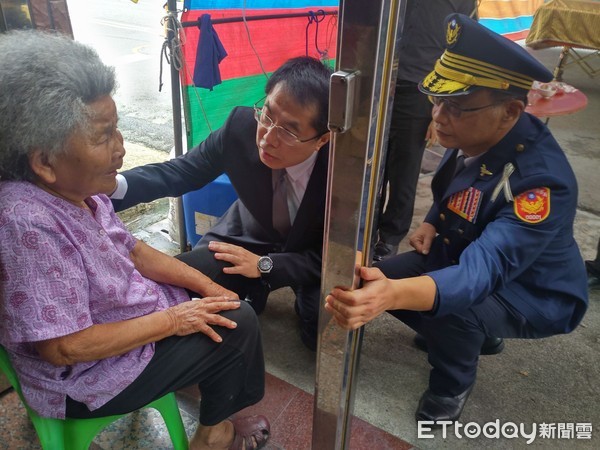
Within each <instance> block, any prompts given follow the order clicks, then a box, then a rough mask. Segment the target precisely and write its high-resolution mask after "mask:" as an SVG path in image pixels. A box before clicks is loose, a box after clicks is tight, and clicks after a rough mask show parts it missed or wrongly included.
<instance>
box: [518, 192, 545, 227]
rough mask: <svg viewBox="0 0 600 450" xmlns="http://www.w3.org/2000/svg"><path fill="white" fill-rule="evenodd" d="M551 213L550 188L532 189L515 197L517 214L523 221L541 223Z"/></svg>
mask: <svg viewBox="0 0 600 450" xmlns="http://www.w3.org/2000/svg"><path fill="white" fill-rule="evenodd" d="M549 214H550V189H548V188H547V187H541V188H535V189H530V190H529V191H525V192H523V193H521V194H519V195H517V197H516V198H515V215H516V216H517V217H518V218H519V219H521V220H522V221H523V222H527V223H540V222H543V221H544V219H546V218H547V217H548V215H549Z"/></svg>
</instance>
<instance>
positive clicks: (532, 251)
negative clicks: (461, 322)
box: [425, 114, 588, 336]
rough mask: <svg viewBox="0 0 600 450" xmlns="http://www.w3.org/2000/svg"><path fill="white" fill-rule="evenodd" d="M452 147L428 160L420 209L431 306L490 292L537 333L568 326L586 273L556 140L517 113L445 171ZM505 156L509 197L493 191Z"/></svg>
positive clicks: (570, 179) (444, 307)
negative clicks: (432, 169)
mask: <svg viewBox="0 0 600 450" xmlns="http://www.w3.org/2000/svg"><path fill="white" fill-rule="evenodd" d="M456 154H457V150H456V149H450V150H448V151H447V152H446V154H445V155H444V158H443V159H442V161H441V163H440V166H439V167H438V171H437V173H436V175H435V176H434V178H433V180H432V184H431V189H432V191H433V200H434V203H433V206H432V208H431V210H430V211H429V213H428V215H427V217H426V219H425V221H426V222H428V223H431V224H432V225H434V226H435V227H436V230H437V232H438V233H439V235H438V236H437V237H436V239H435V240H434V243H433V245H432V248H431V251H430V253H429V255H428V259H427V260H428V268H427V269H428V271H429V275H430V276H431V277H432V278H433V279H434V280H435V282H436V285H437V287H438V293H439V295H440V297H439V300H440V301H439V308H438V311H437V314H440V315H444V314H451V313H454V312H459V311H461V310H464V309H466V308H468V307H469V306H470V305H472V304H475V303H478V302H481V301H483V300H484V299H485V298H486V297H487V296H489V295H498V296H500V297H502V298H503V299H504V300H505V301H506V302H507V303H508V304H509V305H511V306H512V307H513V308H514V309H516V310H517V311H519V312H520V313H521V314H522V315H523V316H525V317H526V318H527V320H528V322H529V323H530V324H531V325H532V326H533V327H534V328H535V329H536V330H537V332H538V333H539V335H540V336H543V335H545V336H547V335H551V334H556V333H567V332H569V331H572V330H573V329H574V328H575V327H576V326H577V325H578V324H579V322H580V321H581V319H582V317H583V315H584V313H585V311H586V308H587V303H588V296H587V280H586V273H585V268H584V265H583V260H582V258H581V254H580V253H579V249H578V247H577V243H576V242H575V239H574V237H573V221H574V219H575V212H576V208H577V182H576V180H575V174H574V173H573V170H572V169H571V166H570V165H569V162H568V161H567V158H566V157H565V155H564V153H563V151H562V150H561V148H560V147H559V145H558V143H557V142H556V141H555V140H554V138H553V137H552V135H551V134H550V132H549V131H548V129H547V128H546V127H545V126H544V125H543V124H542V123H541V122H540V121H539V120H538V119H536V118H535V117H533V116H531V115H529V114H523V115H522V116H521V118H520V119H519V121H518V122H517V123H516V124H515V126H514V127H513V129H512V130H511V131H510V132H509V133H508V134H507V135H506V136H504V138H503V139H502V140H501V141H500V142H499V143H498V144H496V145H495V146H494V147H492V148H491V149H490V150H488V151H487V152H486V153H485V154H483V155H481V156H480V157H479V158H478V159H477V160H476V161H474V163H473V164H471V165H469V166H468V167H467V168H465V169H464V170H463V171H462V172H460V173H459V174H458V175H456V176H455V177H453V170H454V169H453V160H454V159H455V158H456ZM508 163H511V164H513V166H514V172H513V173H512V175H510V178H509V179H508V180H509V182H510V189H511V192H512V194H513V195H514V201H510V200H507V199H506V198H505V196H504V192H500V193H499V195H498V196H497V197H496V199H495V200H493V199H492V196H493V193H494V191H495V189H496V187H497V186H498V185H499V184H500V182H501V180H502V176H503V173H504V168H505V166H506V164H508ZM546 195H547V197H546ZM544 198H546V200H544Z"/></svg>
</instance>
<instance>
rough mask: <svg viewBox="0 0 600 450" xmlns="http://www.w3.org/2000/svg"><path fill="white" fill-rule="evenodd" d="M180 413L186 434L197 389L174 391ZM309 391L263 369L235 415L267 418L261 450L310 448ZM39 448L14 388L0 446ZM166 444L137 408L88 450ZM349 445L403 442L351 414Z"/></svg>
mask: <svg viewBox="0 0 600 450" xmlns="http://www.w3.org/2000/svg"><path fill="white" fill-rule="evenodd" d="M178 399H179V403H180V409H181V414H182V417H183V420H184V424H185V428H186V431H187V434H188V436H191V435H192V434H193V432H194V430H195V428H196V426H197V419H196V417H197V411H198V407H197V405H198V392H197V389H193V388H190V389H187V390H185V391H182V392H180V393H179V394H178ZM312 413H313V396H312V395H310V394H308V393H306V392H304V391H303V390H301V389H298V388H296V387H294V386H292V385H291V384H289V383H286V382H285V381H282V380H280V379H279V378H277V377H274V376H272V375H269V374H267V378H266V395H265V397H264V399H263V400H262V401H261V402H260V403H258V404H257V405H254V406H251V407H249V408H246V409H245V410H243V411H241V412H240V413H238V414H240V415H251V414H263V415H265V416H267V417H268V418H269V420H270V422H271V440H270V441H269V444H268V445H267V447H266V449H267V450H307V449H310V447H311V439H312V435H311V428H312ZM39 448H41V447H40V445H39V442H38V440H37V437H36V435H35V431H34V430H33V426H32V425H31V423H30V422H29V420H28V418H27V415H26V412H25V409H24V408H23V406H22V405H21V403H20V401H19V400H18V397H17V395H16V394H15V393H14V392H9V393H7V394H5V395H3V396H2V397H1V398H0V450H18V449H23V450H29V449H32V450H33V449H39ZM169 448H172V446H171V444H170V440H169V436H168V433H167V431H166V428H165V426H164V423H163V421H162V419H161V417H160V415H159V414H158V413H157V412H156V411H154V410H142V411H138V412H136V413H133V414H130V415H129V416H127V417H125V418H123V419H120V420H119V421H117V422H115V423H113V424H112V425H110V426H109V427H107V428H106V429H105V430H104V431H103V432H102V433H100V434H99V435H98V436H97V437H96V439H95V440H94V443H93V444H92V446H91V447H90V449H92V450H100V449H102V450H109V449H110V450H120V449H123V450H125V449H126V450H138V449H156V450H158V449H169ZM350 448H351V449H353V450H363V449H378V450H388V449H389V450H392V449H393V450H405V449H410V448H412V447H411V445H409V444H407V443H406V442H404V441H402V440H400V439H398V438H396V437H394V436H392V435H390V434H388V433H386V432H384V431H382V430H379V429H377V428H375V427H373V426H372V425H369V424H368V423H367V422H364V421H363V420H360V419H357V418H354V419H353V424H352V434H351V441H350Z"/></svg>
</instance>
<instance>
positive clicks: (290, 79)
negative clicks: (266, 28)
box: [265, 56, 332, 134]
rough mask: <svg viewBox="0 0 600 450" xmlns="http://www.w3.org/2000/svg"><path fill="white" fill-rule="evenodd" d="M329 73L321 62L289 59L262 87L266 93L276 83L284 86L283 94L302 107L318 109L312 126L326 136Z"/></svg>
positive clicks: (306, 59) (302, 58) (298, 58)
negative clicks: (284, 92) (287, 94)
mask: <svg viewBox="0 0 600 450" xmlns="http://www.w3.org/2000/svg"><path fill="white" fill-rule="evenodd" d="M331 72H332V71H331V69H330V68H329V67H327V66H326V65H325V64H323V63H322V62H321V61H319V60H318V59H315V58H311V57H309V56H299V57H297V58H292V59H288V60H287V61H286V62H285V63H284V64H283V65H282V66H281V67H279V68H278V69H277V70H276V71H275V72H273V74H272V75H271V77H270V78H269V80H268V81H267V85H266V87H265V93H266V94H267V95H269V93H270V92H271V91H272V90H273V88H274V87H275V86H276V85H278V84H279V83H283V84H284V85H285V91H286V92H287V93H289V94H290V95H291V96H292V97H293V98H294V100H296V101H297V102H298V104H299V105H301V106H310V105H316V106H317V116H316V117H315V120H314V121H313V123H312V126H313V127H314V128H315V130H317V132H319V133H323V134H324V133H326V132H327V131H328V130H327V115H328V109H329V77H330V76H331Z"/></svg>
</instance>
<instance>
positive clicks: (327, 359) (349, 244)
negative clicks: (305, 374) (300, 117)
mask: <svg viewBox="0 0 600 450" xmlns="http://www.w3.org/2000/svg"><path fill="white" fill-rule="evenodd" d="M404 3H405V2H404V0H371V1H369V2H365V1H364V0H342V1H341V2H340V9H339V23H340V25H339V27H338V30H339V31H338V50H337V55H338V57H337V62H336V70H337V71H336V74H334V76H333V77H332V84H331V96H330V114H329V117H330V129H331V130H332V142H331V145H330V152H331V153H330V158H329V179H328V193H327V211H326V217H325V238H324V242H323V268H322V281H321V299H322V301H321V307H320V311H319V343H318V348H317V370H316V372H317V373H316V381H315V405H314V416H313V440H312V448H313V449H319V450H321V449H323V450H331V449H346V448H348V445H349V441H350V420H351V414H352V410H353V401H354V388H355V378H356V374H357V371H358V363H359V356H360V347H361V342H362V335H363V329H362V328H361V329H359V330H356V331H353V332H346V331H344V330H342V329H341V328H340V327H338V326H337V325H336V324H335V323H334V321H333V320H332V318H331V315H330V314H329V313H327V311H325V309H324V308H323V305H324V299H325V296H326V295H327V294H328V293H329V292H331V290H332V289H333V288H334V287H335V286H346V287H349V288H356V287H357V286H358V285H359V283H360V280H359V278H358V277H357V276H356V273H355V268H356V265H357V264H360V265H368V263H369V262H370V260H371V255H370V249H371V245H370V243H371V241H372V236H373V230H374V222H375V220H376V212H377V210H378V199H379V192H380V190H381V186H380V184H381V183H380V178H381V176H380V174H381V172H382V168H383V164H382V162H383V161H385V149H386V143H387V131H388V129H389V121H390V115H391V106H392V102H393V92H394V90H393V87H394V85H395V81H396V80H395V78H396V77H395V75H396V69H397V57H396V47H397V45H396V44H397V41H398V36H399V32H398V31H399V22H400V20H399V18H400V17H401V16H402V14H401V13H402V10H403V8H404Z"/></svg>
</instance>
